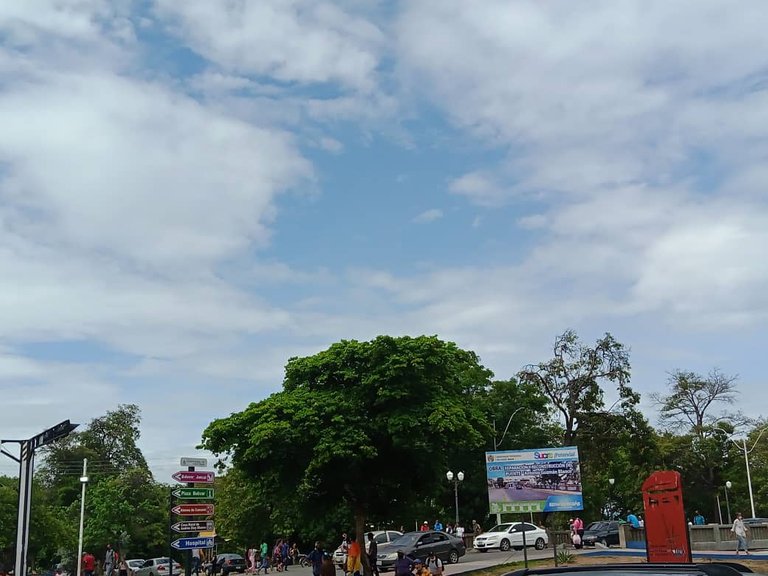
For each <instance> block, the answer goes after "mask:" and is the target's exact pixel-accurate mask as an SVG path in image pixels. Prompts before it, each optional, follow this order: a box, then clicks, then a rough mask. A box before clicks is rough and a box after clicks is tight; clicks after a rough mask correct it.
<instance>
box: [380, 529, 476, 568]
mask: <svg viewBox="0 0 768 576" xmlns="http://www.w3.org/2000/svg"><path fill="white" fill-rule="evenodd" d="M401 550H402V552H403V553H404V554H405V555H406V556H408V557H409V558H412V559H414V560H422V561H423V560H426V558H427V556H429V553H430V552H433V551H434V553H435V556H437V557H438V558H440V560H442V561H443V562H446V563H448V564H455V563H456V562H458V561H459V558H461V557H462V556H464V554H466V552H467V548H466V546H464V541H463V540H462V539H461V538H457V537H456V536H454V535H452V534H446V533H445V532H437V531H435V530H429V531H427V532H406V533H405V534H403V535H402V536H400V538H398V539H396V540H393V541H392V542H389V543H388V544H382V545H381V546H379V554H378V557H377V564H378V567H379V571H384V570H391V569H392V567H393V566H394V564H395V560H397V553H398V551H401Z"/></svg>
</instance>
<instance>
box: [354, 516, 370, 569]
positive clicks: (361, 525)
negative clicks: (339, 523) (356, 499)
mask: <svg viewBox="0 0 768 576" xmlns="http://www.w3.org/2000/svg"><path fill="white" fill-rule="evenodd" d="M355 538H356V539H357V543H358V544H359V545H360V562H361V564H362V565H363V575H364V576H372V574H373V571H372V569H371V563H370V562H369V561H368V554H366V553H365V510H363V508H362V507H360V506H355Z"/></svg>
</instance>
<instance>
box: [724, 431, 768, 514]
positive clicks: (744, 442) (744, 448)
mask: <svg viewBox="0 0 768 576" xmlns="http://www.w3.org/2000/svg"><path fill="white" fill-rule="evenodd" d="M715 430H720V432H723V433H724V434H727V435H728V440H730V441H731V442H733V443H734V444H736V446H738V447H739V448H741V450H742V451H743V452H744V464H745V465H746V467H747V488H749V504H750V506H751V507H752V518H754V517H755V497H754V496H753V495H752V476H751V475H750V473H749V454H750V452H752V450H754V449H755V446H757V443H758V442H759V441H760V437H761V436H762V435H763V433H764V432H765V431H766V430H768V426H764V427H763V428H762V429H761V430H760V434H758V435H757V439H756V440H755V443H754V444H752V448H750V449H749V450H747V439H746V438H740V439H738V440H736V439H734V438H733V434H731V433H730V432H726V431H725V430H723V429H722V428H718V427H717V426H715Z"/></svg>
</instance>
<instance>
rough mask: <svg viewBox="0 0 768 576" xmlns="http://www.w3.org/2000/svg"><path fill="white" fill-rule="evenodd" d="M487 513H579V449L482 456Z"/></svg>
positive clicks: (569, 448) (506, 452) (550, 449)
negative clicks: (483, 460) (485, 476)
mask: <svg viewBox="0 0 768 576" xmlns="http://www.w3.org/2000/svg"><path fill="white" fill-rule="evenodd" d="M485 464H486V472H487V477H488V502H489V504H490V508H491V514H501V513H511V512H563V511H568V510H583V509H584V500H583V499H582V496H581V471H580V469H579V449H578V448H576V447H575V446H566V447H564V448H541V449H538V450H504V451H502V452H486V453H485Z"/></svg>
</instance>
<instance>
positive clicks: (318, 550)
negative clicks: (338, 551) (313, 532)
mask: <svg viewBox="0 0 768 576" xmlns="http://www.w3.org/2000/svg"><path fill="white" fill-rule="evenodd" d="M324 559H325V553H324V552H323V545H322V544H321V543H320V541H319V540H318V541H317V542H315V547H314V548H313V549H312V552H310V553H309V554H307V560H309V564H310V566H312V576H320V572H321V571H322V569H323V560H324Z"/></svg>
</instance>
